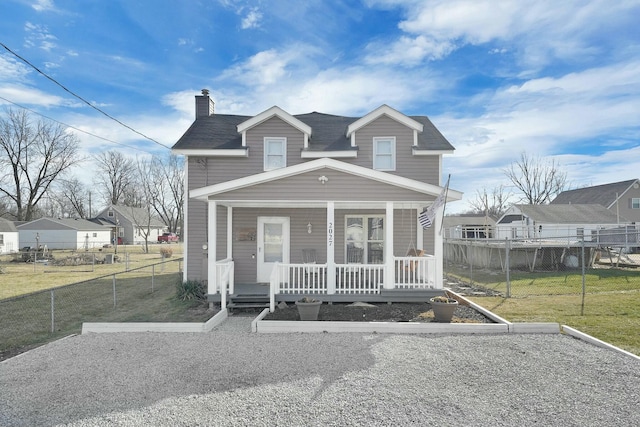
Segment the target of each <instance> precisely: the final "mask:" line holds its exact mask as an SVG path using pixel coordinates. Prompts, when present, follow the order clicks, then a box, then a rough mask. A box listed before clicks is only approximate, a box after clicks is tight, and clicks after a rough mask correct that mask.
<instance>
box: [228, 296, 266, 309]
mask: <svg viewBox="0 0 640 427" xmlns="http://www.w3.org/2000/svg"><path fill="white" fill-rule="evenodd" d="M268 307H269V296H268V295H264V294H243V295H231V296H229V302H228V303H227V309H228V310H243V309H255V308H268Z"/></svg>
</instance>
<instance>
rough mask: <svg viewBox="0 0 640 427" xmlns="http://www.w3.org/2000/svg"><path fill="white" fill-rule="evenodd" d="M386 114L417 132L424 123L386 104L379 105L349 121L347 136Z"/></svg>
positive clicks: (421, 128) (420, 130)
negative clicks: (358, 117) (353, 120)
mask: <svg viewBox="0 0 640 427" xmlns="http://www.w3.org/2000/svg"><path fill="white" fill-rule="evenodd" d="M383 115H385V116H388V117H389V118H391V119H393V120H395V121H397V122H399V123H402V124H403V125H405V126H407V127H409V128H411V129H414V130H416V131H418V132H422V130H423V128H424V125H423V124H422V123H420V122H418V121H416V120H413V119H412V118H411V117H409V116H405V115H404V114H402V113H401V112H399V111H398V110H394V109H393V108H391V107H389V106H388V105H386V104H383V105H381V106H380V107H378V108H376V109H375V110H373V111H372V112H370V113H369V114H367V115H365V116H363V117H361V118H360V119H358V120H356V121H355V122H353V123H351V124H350V125H349V126H348V127H347V136H351V135H352V134H353V133H354V132H355V131H357V130H359V129H361V128H363V127H364V126H366V125H368V124H369V123H371V122H372V121H374V120H376V119H377V118H379V117H380V116H383Z"/></svg>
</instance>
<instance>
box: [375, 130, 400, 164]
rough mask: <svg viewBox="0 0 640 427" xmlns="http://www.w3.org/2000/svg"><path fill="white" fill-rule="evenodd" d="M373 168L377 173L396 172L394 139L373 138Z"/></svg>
mask: <svg viewBox="0 0 640 427" xmlns="http://www.w3.org/2000/svg"><path fill="white" fill-rule="evenodd" d="M373 168H374V169H375V170H379V171H394V170H396V138H395V137H384V138H373Z"/></svg>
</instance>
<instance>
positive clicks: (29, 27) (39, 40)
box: [24, 22, 57, 51]
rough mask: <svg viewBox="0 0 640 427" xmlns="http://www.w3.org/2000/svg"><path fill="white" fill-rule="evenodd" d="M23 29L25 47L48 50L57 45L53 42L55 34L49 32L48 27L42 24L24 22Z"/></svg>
mask: <svg viewBox="0 0 640 427" xmlns="http://www.w3.org/2000/svg"><path fill="white" fill-rule="evenodd" d="M24 30H25V32H26V33H27V38H26V39H25V45H26V46H27V47H37V48H40V49H42V50H46V51H50V50H51V49H53V48H55V47H56V46H57V45H56V42H55V41H56V40H57V38H56V36H54V35H53V34H51V33H49V29H48V28H47V27H46V26H44V25H38V24H33V23H31V22H26V23H25V25H24Z"/></svg>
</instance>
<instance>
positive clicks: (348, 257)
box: [345, 215, 384, 264]
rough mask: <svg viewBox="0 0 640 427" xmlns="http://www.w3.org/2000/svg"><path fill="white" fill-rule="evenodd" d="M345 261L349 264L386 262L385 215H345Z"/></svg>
mask: <svg viewBox="0 0 640 427" xmlns="http://www.w3.org/2000/svg"><path fill="white" fill-rule="evenodd" d="M345 227H346V230H345V261H346V262H347V263H348V264H382V263H383V262H384V216H380V215H359V216H351V215H349V216H347V217H345Z"/></svg>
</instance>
